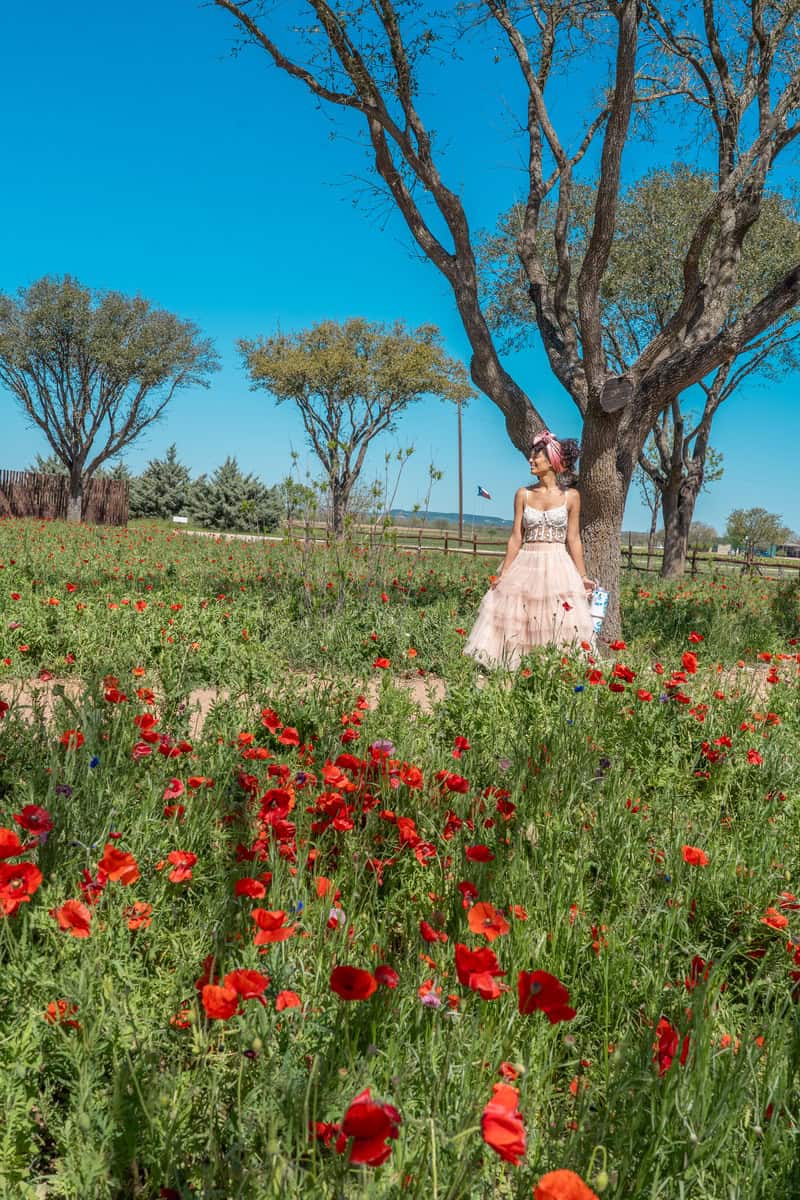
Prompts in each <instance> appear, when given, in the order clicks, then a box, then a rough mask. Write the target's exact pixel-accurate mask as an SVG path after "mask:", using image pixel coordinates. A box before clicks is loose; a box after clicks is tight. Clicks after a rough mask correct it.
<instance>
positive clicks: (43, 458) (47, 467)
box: [28, 454, 67, 475]
mask: <svg viewBox="0 0 800 1200" xmlns="http://www.w3.org/2000/svg"><path fill="white" fill-rule="evenodd" d="M28 470H29V471H34V472H37V473H38V474H39V475H66V474H67V468H66V467H65V466H64V464H63V462H62V461H61V459H60V458H59V457H58V455H56V454H47V455H43V454H37V455H36V458H35V459H34V460H33V462H32V463H31V465H30V466H29V467H28Z"/></svg>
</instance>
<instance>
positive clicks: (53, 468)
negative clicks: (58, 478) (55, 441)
mask: <svg viewBox="0 0 800 1200" xmlns="http://www.w3.org/2000/svg"><path fill="white" fill-rule="evenodd" d="M28 470H29V471H34V472H35V473H37V474H39V475H68V474H69V472H68V470H67V468H66V467H65V466H64V464H63V462H62V461H61V459H60V458H58V457H57V456H56V455H55V454H48V455H46V456H45V455H42V454H37V455H36V458H35V459H34V460H33V462H32V463H31V465H30V466H29V467H28ZM94 477H95V479H123V480H131V479H133V476H132V474H131V472H130V469H129V467H128V466H127V464H126V463H124V462H123V460H122V459H121V458H120V459H117V461H116V462H115V463H114V465H113V466H112V467H110V468H109V470H107V471H105V470H103V468H102V467H98V469H97V470H96V471H95V473H94Z"/></svg>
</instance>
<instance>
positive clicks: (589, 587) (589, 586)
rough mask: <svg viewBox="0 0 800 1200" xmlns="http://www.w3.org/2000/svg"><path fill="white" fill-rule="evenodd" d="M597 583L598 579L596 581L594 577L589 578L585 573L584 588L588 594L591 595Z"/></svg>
mask: <svg viewBox="0 0 800 1200" xmlns="http://www.w3.org/2000/svg"><path fill="white" fill-rule="evenodd" d="M596 585H597V581H596V580H594V579H589V577H588V575H584V577H583V588H584V591H585V592H586V594H587V595H589V594H590V593H591V592H593V591H594V589H595V587H596Z"/></svg>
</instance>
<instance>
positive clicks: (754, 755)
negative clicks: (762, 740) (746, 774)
mask: <svg viewBox="0 0 800 1200" xmlns="http://www.w3.org/2000/svg"><path fill="white" fill-rule="evenodd" d="M747 761H748V762H749V763H750V766H751V767H760V766H761V764H762V763H763V761H764V759H763V758H762V757H761V755H760V754H759V753H758V751H757V750H748V751H747Z"/></svg>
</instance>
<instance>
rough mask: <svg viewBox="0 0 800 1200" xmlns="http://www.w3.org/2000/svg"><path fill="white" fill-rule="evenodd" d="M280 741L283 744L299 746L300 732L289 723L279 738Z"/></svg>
mask: <svg viewBox="0 0 800 1200" xmlns="http://www.w3.org/2000/svg"><path fill="white" fill-rule="evenodd" d="M278 742H279V744H280V745H281V746H299V745H300V734H299V733H298V732H297V730H296V729H293V728H292V726H291V725H287V726H286V727H285V729H284V730H283V732H282V733H281V735H280V737H279V738H278Z"/></svg>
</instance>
